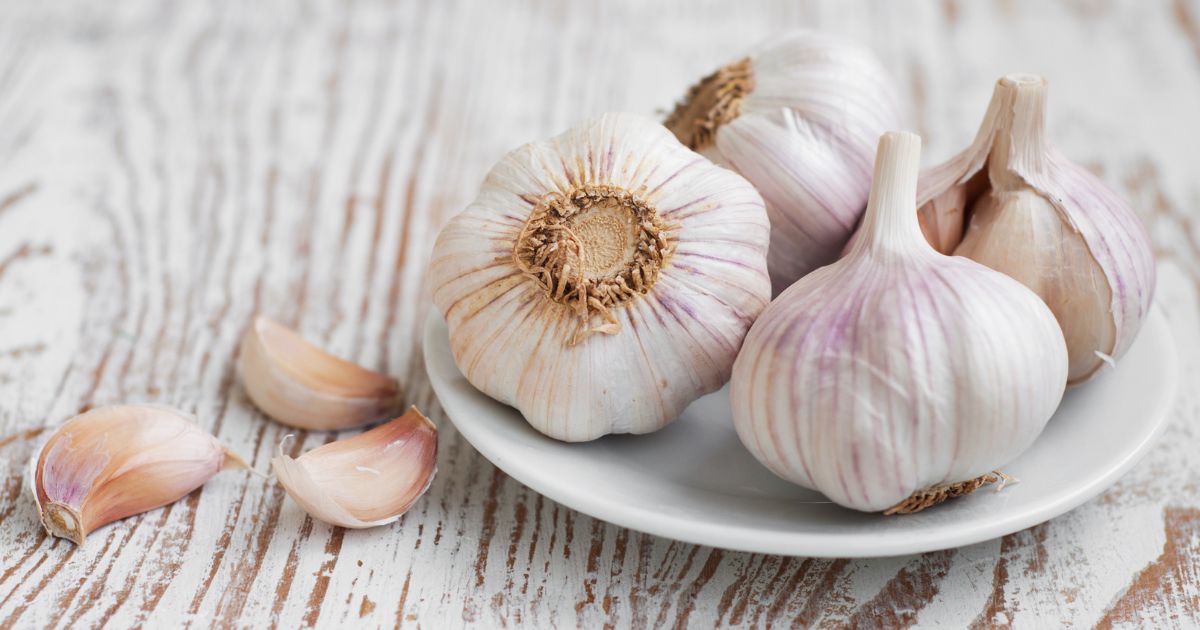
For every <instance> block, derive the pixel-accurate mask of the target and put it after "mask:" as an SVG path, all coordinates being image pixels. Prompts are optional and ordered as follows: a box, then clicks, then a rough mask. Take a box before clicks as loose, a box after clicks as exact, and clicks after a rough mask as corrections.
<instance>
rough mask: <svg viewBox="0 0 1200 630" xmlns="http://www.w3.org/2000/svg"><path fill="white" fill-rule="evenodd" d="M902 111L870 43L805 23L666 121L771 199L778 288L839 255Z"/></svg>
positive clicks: (731, 69) (713, 80) (771, 258)
mask: <svg viewBox="0 0 1200 630" xmlns="http://www.w3.org/2000/svg"><path fill="white" fill-rule="evenodd" d="M899 112H900V106H899V99H898V97H897V93H896V89H895V87H894V85H893V84H892V80H891V78H890V77H889V76H888V73H887V71H886V70H885V69H884V68H883V66H882V65H880V63H879V62H878V61H877V60H876V59H875V57H874V56H873V55H872V54H871V52H870V51H868V50H866V49H865V48H862V47H859V46H857V45H855V44H853V43H850V42H847V41H844V40H841V39H838V38H835V37H831V36H828V35H823V34H817V33H811V32H803V31H802V32H796V33H791V34H788V35H786V36H783V37H780V38H777V39H775V40H772V41H769V42H767V43H766V44H764V45H763V46H761V47H760V48H759V49H758V50H757V51H755V52H753V53H751V54H750V56H748V57H746V58H743V59H740V60H738V61H735V62H733V63H731V64H729V65H727V66H725V67H723V68H721V69H720V70H718V71H716V72H715V73H713V74H711V75H709V76H707V77H705V78H704V79H702V80H701V81H700V82H699V83H698V84H696V85H695V86H694V87H692V88H691V90H690V91H689V92H688V94H687V96H686V98H684V100H683V101H682V102H681V103H679V104H678V105H677V106H676V107H675V110H674V111H673V112H672V113H671V115H670V116H668V118H667V120H666V122H665V124H666V126H667V128H668V129H670V130H671V131H672V132H674V133H675V135H676V136H677V137H678V138H679V139H680V141H682V142H683V143H684V144H686V145H688V146H689V147H691V148H693V149H695V150H697V151H700V152H701V153H703V154H704V155H706V156H707V157H709V158H710V159H712V160H713V161H714V162H717V163H718V164H721V165H724V166H728V167H730V168H732V169H734V170H735V171H737V172H738V173H741V174H742V175H743V176H744V177H745V178H746V179H748V180H750V183H752V184H754V186H755V187H756V188H757V189H758V191H759V192H760V193H761V194H762V196H763V199H764V200H766V205H767V212H768V214H769V216H770V218H771V249H770V253H769V255H768V257H767V260H768V263H769V266H770V270H771V281H772V284H773V287H774V292H775V293H776V294H778V293H779V292H781V291H783V290H784V289H786V288H787V287H788V286H789V285H791V284H792V283H793V282H795V281H796V280H798V279H799V278H801V277H802V276H804V275H806V274H808V273H809V272H811V271H812V270H814V269H816V268H817V267H820V266H822V265H825V264H828V263H830V262H833V260H834V259H836V258H837V255H838V252H840V251H841V249H842V246H843V245H845V243H846V241H847V239H849V237H850V234H851V233H852V232H853V230H854V227H855V225H857V223H858V219H859V217H860V216H861V215H862V212H863V209H864V208H865V207H866V202H867V191H868V190H869V188H870V185H871V157H872V152H873V151H874V148H875V142H876V141H877V140H878V138H879V135H880V134H881V133H883V132H884V131H887V130H888V129H894V128H896V127H897V126H898V124H899V118H900V113H899Z"/></svg>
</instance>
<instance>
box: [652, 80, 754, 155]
mask: <svg viewBox="0 0 1200 630" xmlns="http://www.w3.org/2000/svg"><path fill="white" fill-rule="evenodd" d="M753 91H754V63H753V60H752V59H751V58H750V57H746V58H744V59H739V60H738V61H735V62H733V63H731V64H729V65H727V66H724V67H722V68H720V69H719V70H717V71H716V72H714V73H712V74H710V75H708V76H706V77H704V78H703V79H700V81H699V82H698V83H696V84H695V85H693V86H692V87H691V88H689V89H688V92H687V95H685V96H684V97H683V100H682V101H680V102H679V103H677V104H676V105H675V109H674V111H672V112H671V113H670V115H668V116H667V118H666V120H664V121H663V126H664V127H666V128H667V129H670V130H671V133H673V134H675V137H676V138H678V139H679V141H680V142H682V143H683V144H684V145H685V146H687V147H688V148H689V149H692V150H693V151H701V150H703V149H705V148H707V147H709V146H712V144H713V141H714V140H715V138H716V136H717V129H718V128H720V127H721V125H724V124H725V123H728V122H729V121H731V120H733V119H735V118H737V117H738V116H740V115H741V113H742V100H743V99H745V98H746V97H747V96H749V95H750V93H751V92H753Z"/></svg>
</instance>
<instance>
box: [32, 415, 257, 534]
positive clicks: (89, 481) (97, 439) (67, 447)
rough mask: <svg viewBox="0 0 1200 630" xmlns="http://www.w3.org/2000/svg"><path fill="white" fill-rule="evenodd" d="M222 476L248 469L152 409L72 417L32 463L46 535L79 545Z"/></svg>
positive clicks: (188, 423) (188, 425)
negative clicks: (227, 470)
mask: <svg viewBox="0 0 1200 630" xmlns="http://www.w3.org/2000/svg"><path fill="white" fill-rule="evenodd" d="M225 468H247V466H246V464H245V462H244V461H242V459H241V458H239V457H237V456H236V455H234V454H233V453H231V452H229V451H228V450H227V449H225V447H223V446H222V445H221V443H220V442H219V441H218V440H217V439H216V438H215V437H213V436H212V435H210V434H208V433H207V432H205V431H204V430H203V429H201V428H200V427H199V426H197V425H196V423H195V422H194V420H193V419H192V418H191V417H189V416H186V415H184V414H182V413H179V412H177V411H174V410H171V409H168V408H165V407H157V406H149V405H146V406H134V405H121V406H114V407H100V408H96V409H92V410H91V411H88V412H87V413H84V414H81V415H78V416H75V417H74V418H72V419H70V420H68V421H67V422H66V423H65V424H63V426H62V427H60V428H59V429H58V430H56V431H55V432H54V434H53V435H51V436H50V438H49V439H48V440H47V441H46V443H45V444H44V445H43V446H42V448H41V449H40V450H39V451H38V452H37V453H35V454H34V456H33V458H32V459H31V460H30V471H29V480H30V485H31V490H32V492H33V496H34V499H35V501H36V503H37V508H38V515H39V516H40V517H41V520H42V525H43V526H44V527H45V528H46V531H47V532H49V533H50V534H52V535H54V536H58V537H60V538H66V539H67V540H70V541H73V542H74V543H75V544H77V545H82V544H83V541H84V538H85V537H86V536H87V534H88V533H90V532H92V531H94V530H96V529H97V528H99V527H101V526H103V525H107V524H108V523H111V522H113V521H116V520H119V519H122V518H126V517H129V516H133V515H135V514H141V513H142V512H147V511H149V510H152V509H154V508H157V507H162V506H164V505H167V504H169V503H173V502H175V501H178V500H179V499H181V498H183V497H184V496H187V495H188V494H189V493H191V492H192V491H193V490H195V489H196V488H199V487H200V486H202V485H203V484H204V483H205V482H206V481H208V480H209V479H210V478H211V477H213V476H214V475H216V474H217V473H218V472H220V471H221V470H222V469H225Z"/></svg>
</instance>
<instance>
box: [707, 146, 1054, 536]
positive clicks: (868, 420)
mask: <svg viewBox="0 0 1200 630" xmlns="http://www.w3.org/2000/svg"><path fill="white" fill-rule="evenodd" d="M919 156H920V138H919V137H917V136H915V135H913V134H907V133H888V134H885V135H884V136H883V137H882V138H881V139H880V142H879V153H878V157H877V158H876V162H875V175H874V178H873V184H872V188H871V196H870V201H869V203H868V209H867V212H866V215H865V216H864V220H863V226H862V229H861V230H860V233H859V238H858V239H857V240H856V242H855V243H854V246H853V247H852V248H851V250H850V251H849V253H848V254H847V255H846V256H845V257H843V258H842V259H841V260H838V261H837V262H835V263H833V264H830V265H827V266H825V267H822V268H820V269H818V270H817V271H814V272H813V273H811V274H809V275H807V276H805V277H804V278H802V279H801V280H799V281H798V282H796V283H795V284H793V285H792V286H791V287H789V288H788V289H787V290H786V291H784V292H783V294H781V295H780V296H779V297H778V298H777V299H776V300H775V301H773V302H772V303H771V304H770V305H769V306H768V307H767V308H766V310H765V311H763V314H762V315H761V316H760V317H759V318H758V320H757V321H755V323H754V326H753V327H752V328H751V330H750V333H749V334H748V335H747V336H746V341H745V343H744V345H743V347H742V351H741V353H740V354H739V355H738V359H737V362H736V363H735V365H734V369H733V378H732V380H731V382H730V404H731V408H732V411H733V417H734V426H735V428H736V430H737V433H738V436H739V438H741V440H742V442H743V444H745V445H746V447H747V449H749V450H750V452H751V453H752V454H753V455H754V456H755V457H756V458H757V459H758V460H759V461H760V462H762V463H763V464H764V465H765V466H767V468H769V469H770V470H772V471H773V472H774V473H775V474H777V475H779V476H780V477H782V478H784V479H787V480H789V481H791V482H793V483H796V484H799V485H802V486H804V487H807V488H812V489H815V490H818V491H820V492H822V493H824V494H825V495H826V496H828V497H829V498H830V499H831V500H832V501H834V502H835V503H838V504H839V505H843V506H845V507H849V508H852V509H855V510H860V511H866V512H886V513H908V512H912V511H917V510H919V509H923V508H925V507H928V506H929V505H932V504H934V503H936V502H939V501H941V500H944V499H947V498H951V497H954V496H958V495H961V494H964V493H966V492H970V491H972V490H974V489H976V488H978V487H980V486H981V485H983V484H987V483H997V482H999V483H1002V482H1003V481H1004V480H1005V477H1004V476H1003V475H1002V474H999V473H997V472H995V471H996V470H997V468H999V467H1001V466H1003V465H1005V464H1007V463H1008V462H1010V461H1011V460H1013V459H1014V458H1016V457H1017V456H1018V455H1019V454H1020V453H1022V452H1023V451H1024V450H1025V449H1026V448H1028V447H1029V446H1030V445H1031V444H1032V443H1033V441H1034V440H1035V439H1036V438H1037V436H1038V435H1039V434H1040V433H1041V431H1042V429H1043V427H1044V426H1045V425H1046V422H1047V421H1048V420H1049V419H1050V417H1051V415H1052V414H1053V413H1054V410H1055V409H1056V408H1057V407H1058V404H1059V402H1060V401H1061V399H1062V396H1063V391H1064V389H1065V386H1066V377H1067V351H1066V344H1065V342H1064V340H1063V333H1062V331H1061V329H1060V328H1059V327H1058V324H1057V322H1056V321H1055V319H1054V315H1053V313H1051V311H1050V309H1049V308H1048V307H1047V306H1046V304H1045V303H1044V302H1042V300H1040V299H1039V298H1038V296H1037V295H1036V294H1034V293H1033V292H1032V291H1030V290H1029V289H1028V288H1026V287H1025V286H1023V285H1022V284H1020V283H1019V282H1017V281H1016V280H1014V279H1012V278H1010V277H1008V276H1006V275H1004V274H1002V273H999V272H996V271H994V270H992V269H989V268H987V267H985V266H983V265H981V264H979V263H977V262H975V261H972V260H969V259H967V258H963V257H961V256H945V255H942V254H939V253H937V252H936V251H934V250H933V248H932V247H930V245H929V244H928V243H927V242H926V241H925V239H924V238H923V237H922V233H921V229H920V225H919V224H918V220H917V212H916V205H915V200H916V189H917V170H918V165H919Z"/></svg>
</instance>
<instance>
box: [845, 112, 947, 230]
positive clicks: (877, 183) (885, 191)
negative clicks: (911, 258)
mask: <svg viewBox="0 0 1200 630" xmlns="http://www.w3.org/2000/svg"><path fill="white" fill-rule="evenodd" d="M920 168H921V137H920V136H918V135H916V134H913V133H908V132H905V131H889V132H887V133H885V134H883V136H882V137H881V138H880V139H879V150H878V152H877V154H876V158H875V176H874V178H873V179H872V183H871V194H870V197H869V198H868V201H867V214H866V217H865V218H864V220H863V238H861V239H858V241H857V242H856V243H855V245H854V251H855V252H856V253H857V252H859V251H860V250H865V251H871V252H876V253H878V252H882V251H897V250H903V251H909V250H911V249H912V248H913V247H917V248H928V247H929V246H928V245H927V244H926V243H925V240H924V238H922V236H921V226H920V223H919V222H918V220H917V207H916V197H917V173H918V172H919V171H920Z"/></svg>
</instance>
